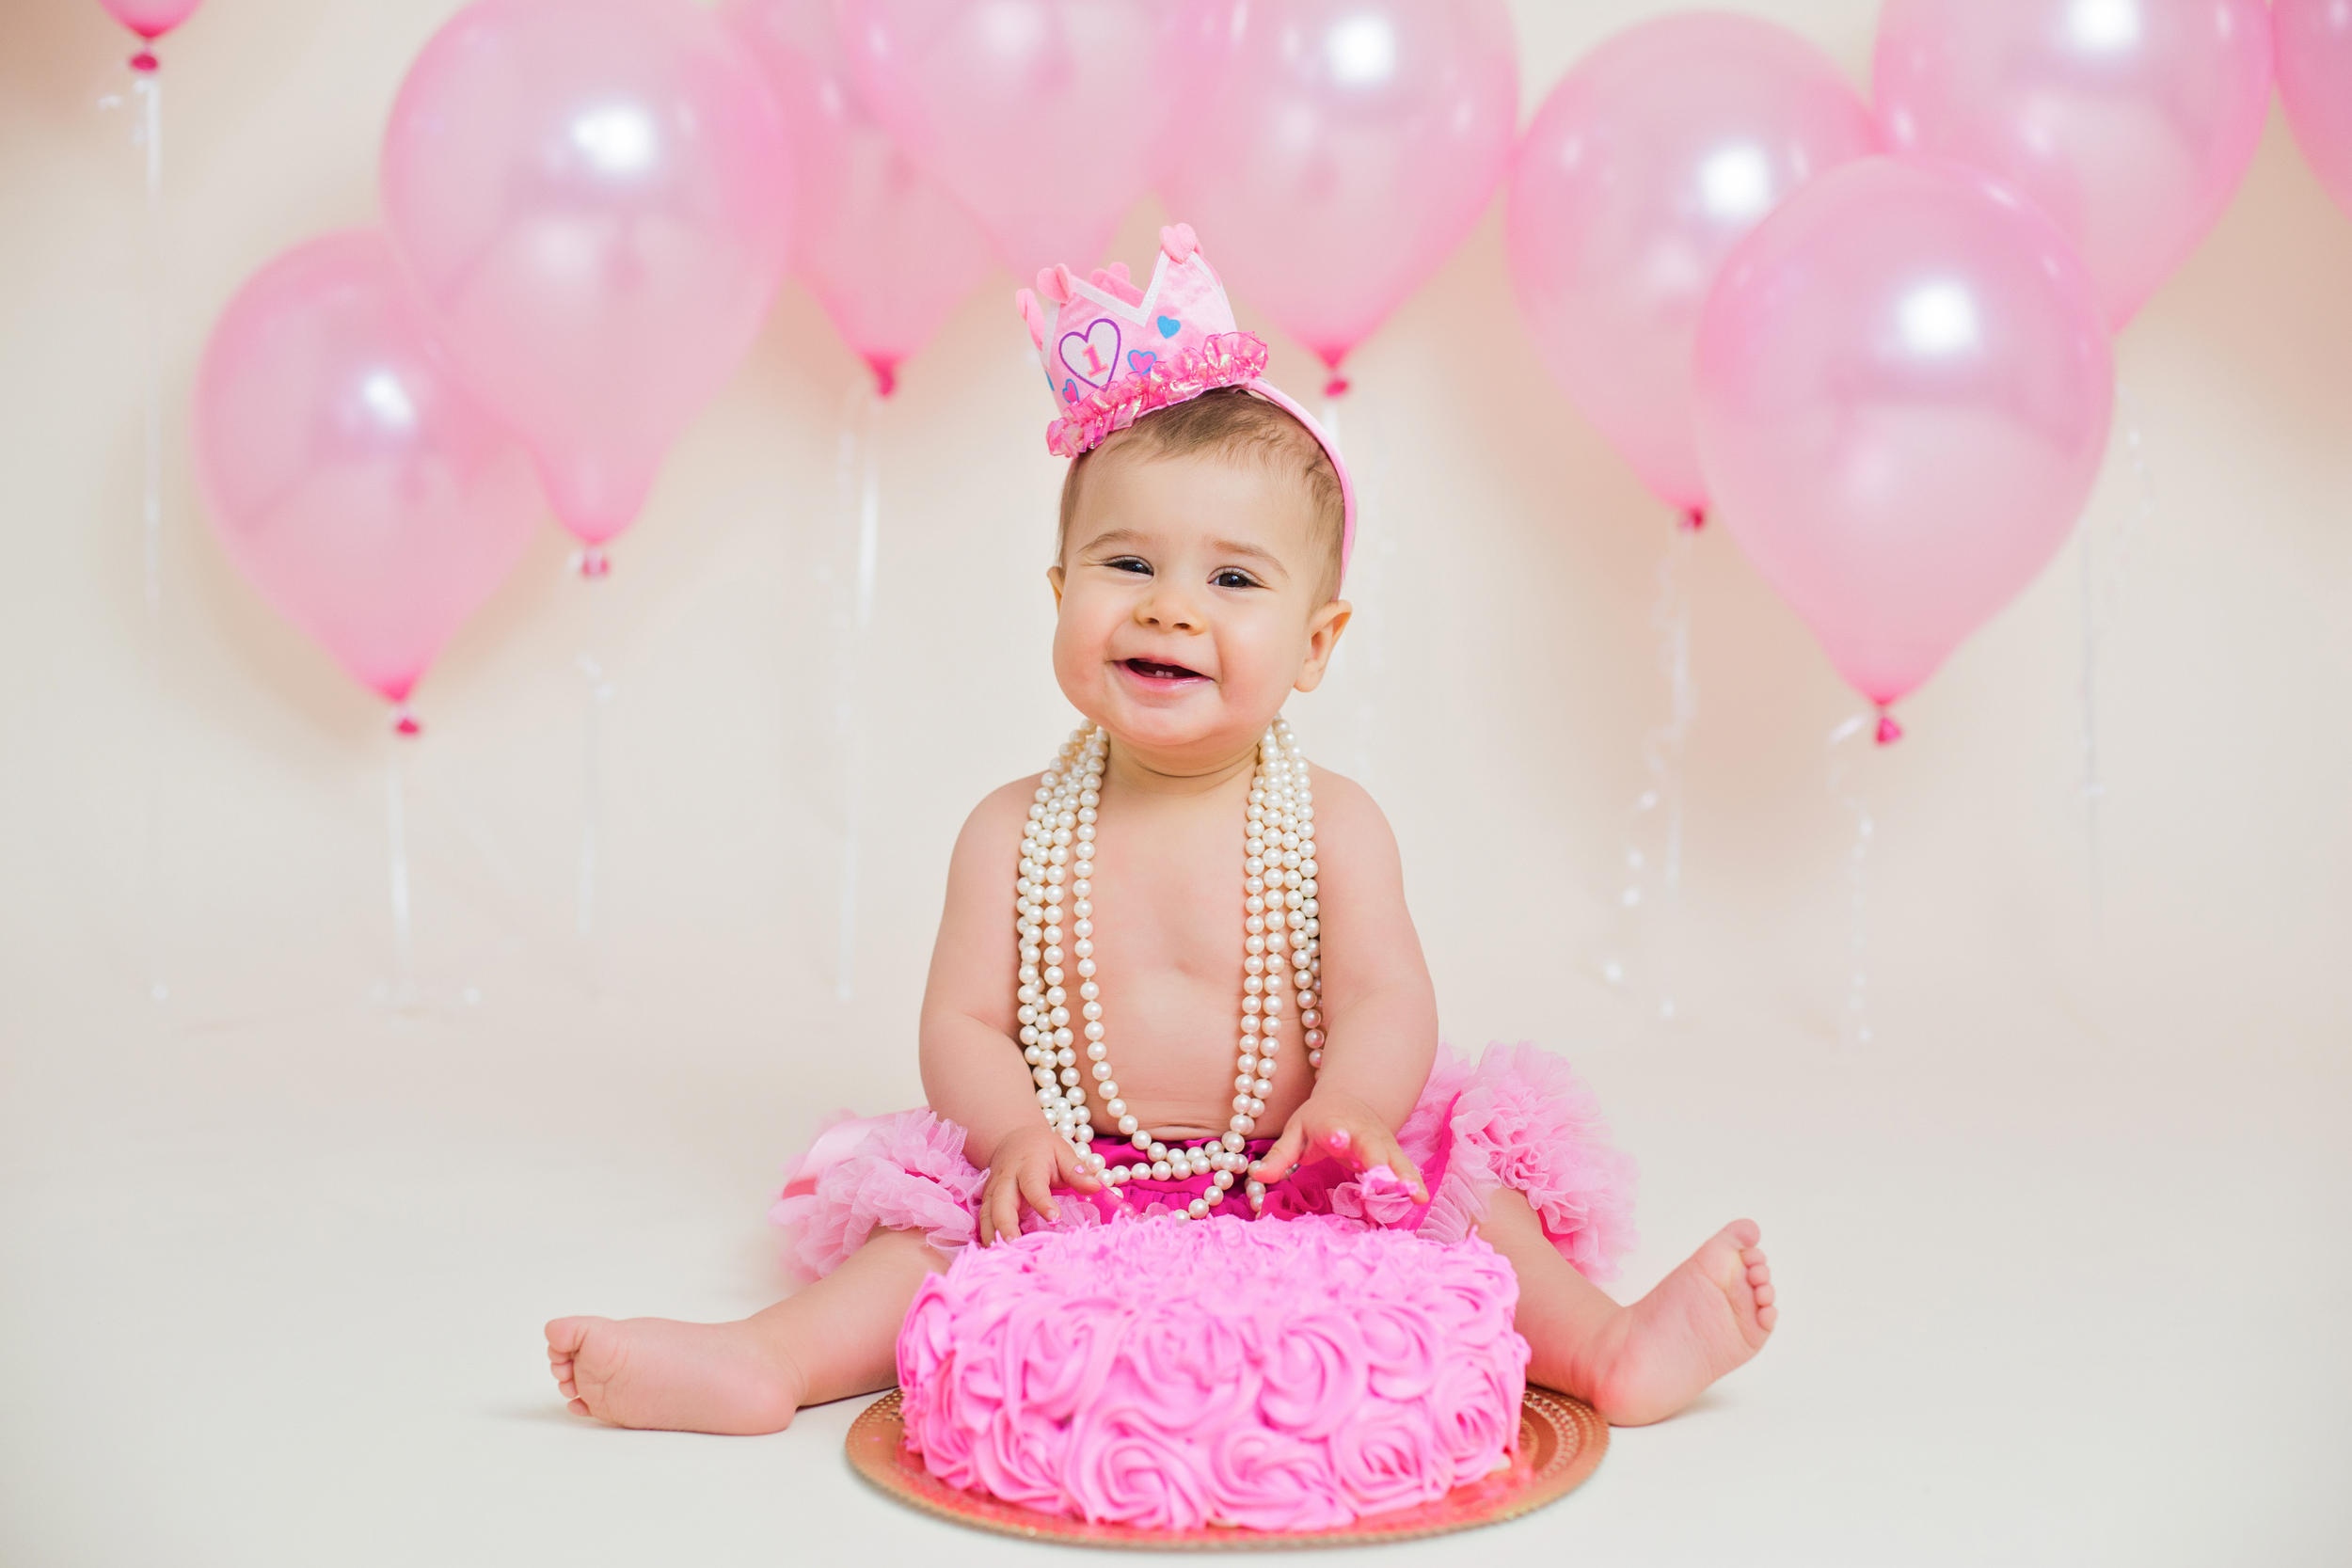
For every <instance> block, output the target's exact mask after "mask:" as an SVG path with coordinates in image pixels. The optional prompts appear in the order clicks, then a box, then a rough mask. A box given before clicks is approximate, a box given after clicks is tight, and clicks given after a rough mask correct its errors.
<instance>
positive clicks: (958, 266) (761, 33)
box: [720, 0, 994, 396]
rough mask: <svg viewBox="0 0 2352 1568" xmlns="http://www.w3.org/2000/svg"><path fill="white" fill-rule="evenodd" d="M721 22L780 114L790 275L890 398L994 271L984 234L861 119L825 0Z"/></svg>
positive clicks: (749, 10)
mask: <svg viewBox="0 0 2352 1568" xmlns="http://www.w3.org/2000/svg"><path fill="white" fill-rule="evenodd" d="M720 14H721V15H722V16H723V17H724V18H725V19H726V21H727V22H728V23H729V24H732V25H733V26H734V27H735V29H736V30H737V32H738V33H739V35H740V36H741V37H742V39H743V40H744V42H745V44H746V45H747V46H748V47H749V48H750V50H751V52H752V54H753V55H754V56H755V58H756V59H757V60H758V61H759V63H760V66H761V67H762V69H763V70H764V71H766V73H767V78H768V85H769V87H771V89H772V90H773V91H774V93H775V97H776V102H777V103H778V104H779V105H781V106H782V108H783V110H784V118H785V126H786V129H787V133H788V134H789V136H790V140H791V144H792V151H793V162H794V165H795V173H796V184H797V203H796V210H795V213H794V216H793V223H792V232H793V256H792V268H793V271H795V272H796V273H798V274H799V275H800V277H801V280H802V281H803V282H804V283H806V284H807V285H808V288H809V292H810V293H814V294H815V295H816V296H817V302H818V304H819V305H821V306H823V307H824V308H825V313H826V314H827V315H829V316H831V317H832V318H833V325H834V328H835V329H836V330H837V331H839V332H840V334H841V337H842V340H843V341H846V342H847V343H848V344H849V345H850V348H852V349H853V350H855V351H856V352H857V355H858V356H859V357H860V358H862V359H864V360H865V361H866V364H867V365H869V366H871V367H872V368H873V372H874V378H875V381H876V383H877V384H878V385H879V386H880V387H881V388H882V393H883V395H884V396H887V395H889V393H890V391H891V389H892V388H894V387H895V386H896V385H897V381H898V366H899V365H900V364H901V363H902V362H903V361H905V360H906V359H908V358H910V357H911V356H913V355H914V352H915V351H916V350H917V349H920V348H921V347H922V346H923V345H924V344H925V343H927V342H929V341H930V340H931V335H932V334H933V333H935V332H937V331H938V330H939V328H940V327H941V326H942V325H944V324H945V323H946V320H947V318H948V317H949V316H950V315H952V314H954V312H955V309H956V307H957V305H959V304H960V303H961V302H962V300H963V297H964V296H965V295H966V294H968V293H971V292H972V289H973V286H974V285H975V284H977V283H978V282H979V280H980V279H981V278H982V277H986V276H987V275H988V271H989V269H990V267H992V266H993V264H994V261H993V258H992V257H991V256H990V254H989V242H988V235H987V234H986V233H985V232H984V231H983V230H981V228H980V226H979V223H978V221H977V219H975V218H974V217H973V216H972V214H971V213H970V211H969V210H967V209H966V208H965V207H964V206H963V204H962V203H961V202H960V201H958V200H957V199H956V198H954V197H953V196H950V195H949V194H948V193H947V191H946V187H944V186H942V185H940V184H939V183H938V182H936V181H933V180H931V179H930V177H929V176H927V175H925V174H923V173H922V172H921V171H920V170H918V169H917V168H916V167H915V166H914V161H913V160H912V159H910V158H909V157H908V156H907V155H906V153H905V152H903V151H902V150H899V148H898V144H897V143H896V142H894V141H892V140H891V139H890V136H889V135H888V134H887V133H885V132H884V131H883V130H882V127H881V125H880V124H879V123H877V122H876V120H875V119H874V117H873V115H872V114H871V113H870V112H868V111H867V109H866V104H865V101H864V99H863V97H862V96H861V94H860V92H859V89H858V87H857V84H856V83H855V82H854V81H852V80H851V79H850V70H849V59H848V56H847V55H845V54H844V52H843V50H842V47H841V40H840V35H839V33H838V30H837V28H836V26H835V22H834V6H833V5H832V3H831V0H725V3H724V4H723V6H722V7H721V8H720Z"/></svg>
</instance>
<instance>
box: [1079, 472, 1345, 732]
mask: <svg viewBox="0 0 2352 1568" xmlns="http://www.w3.org/2000/svg"><path fill="white" fill-rule="evenodd" d="M1105 459H1107V461H1105ZM1326 554H1327V552H1326V549H1325V546H1322V545H1321V544H1319V543H1318V542H1317V541H1316V539H1315V538H1314V530H1313V515H1312V512H1311V507H1310V503H1309V500H1308V498H1307V496H1306V495H1305V493H1304V489H1303V487H1302V486H1301V485H1300V484H1298V483H1296V482H1295V481H1294V480H1288V479H1285V478H1284V477H1283V476H1281V475H1279V474H1270V473H1266V472H1264V471H1263V470H1261V469H1260V468H1259V467H1256V466H1255V465H1254V464H1250V463H1247V462H1243V463H1234V462H1232V461H1230V460H1228V459H1226V458H1224V457H1222V456H1219V455H1217V454H1216V453H1201V454H1197V455H1190V456H1184V457H1173V458H1154V457H1135V458H1129V457H1125V456H1123V455H1121V454H1119V453H1117V452H1115V451H1110V452H1104V453H1103V454H1102V456H1100V457H1097V458H1095V459H1093V460H1092V467H1089V471H1088V472H1087V474H1086V476H1085V479H1084V482H1083V484H1082V487H1081V489H1080V491H1079V496H1078V504H1077V510H1076V515H1073V517H1072V518H1071V522H1070V532H1069V536H1068V538H1067V540H1066V541H1065V544H1064V549H1063V554H1062V560H1061V562H1060V563H1059V564H1057V565H1056V566H1055V567H1054V568H1053V569H1052V571H1051V572H1049V573H1048V574H1047V576H1048V577H1049V578H1051V579H1052V581H1053V584H1054V594H1055V597H1056V599H1057V602H1058V604H1059V606H1060V617H1059V620H1058V621H1057V625H1056V626H1055V630H1054V675H1055V678H1056V679H1057V680H1058V681H1059V682H1060V683H1061V689H1062V691H1063V694H1064V695H1066V696H1067V697H1069V699H1070V701H1071V703H1072V705H1073V706H1075V707H1076V708H1077V709H1078V711H1079V712H1081V713H1083V714H1085V715H1086V716H1087V717H1088V718H1089V719H1091V720H1093V721H1095V722H1097V723H1099V724H1101V725H1102V726H1103V727H1104V728H1105V729H1107V730H1109V731H1110V732H1111V734H1112V735H1113V736H1118V737H1120V738H1121V739H1124V740H1126V741H1128V742H1130V743H1131V744H1133V745H1136V746H1139V747H1146V748H1150V749H1152V750H1153V751H1158V752H1171V753H1182V754H1183V755H1184V758H1185V759H1187V760H1192V761H1198V762H1200V763H1201V764H1203V765H1208V766H1214V765H1215V764H1216V762H1218V761H1221V760H1222V759H1223V754H1224V753H1225V752H1229V751H1238V750H1240V749H1241V748H1243V747H1245V746H1247V745H1248V744H1249V743H1250V742H1251V741H1253V740H1255V739H1256V738H1257V736H1259V734H1260V733H1261V732H1263V730H1264V728H1265V726H1266V725H1267V724H1268V723H1270V722H1272V721H1273V719H1274V716H1275V715H1276V714H1277V713H1279V712H1280V711H1281V707H1282V702H1283V699H1284V698H1286V697H1287V696H1289V694H1290V693H1291V692H1292V691H1294V690H1296V691H1311V690H1313V689H1314V688H1315V687H1316V685H1317V684H1319V683H1320V682H1321V681H1322V679H1323V672H1324V669H1325V667H1326V665H1327V664H1328V663H1329V661H1330V657H1331V650H1332V648H1333V646H1334V645H1336V644H1337V642H1338V641H1339V637H1340V633H1341V631H1342V630H1343V628H1344V627H1345V626H1346V624H1347V616H1348V607H1347V605H1346V604H1345V602H1344V601H1342V600H1338V599H1325V598H1324V597H1323V594H1322V587H1323V577H1324V567H1325V560H1326ZM1171 760H1174V759H1171Z"/></svg>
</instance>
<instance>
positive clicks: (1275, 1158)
mask: <svg viewBox="0 0 2352 1568" xmlns="http://www.w3.org/2000/svg"><path fill="white" fill-rule="evenodd" d="M1309 1151H1313V1152H1316V1153H1323V1154H1328V1155H1330V1156H1331V1157H1332V1158H1333V1159H1335V1160H1337V1161H1339V1162H1340V1163H1341V1164H1343V1165H1345V1166H1346V1167H1347V1168H1348V1169H1349V1170H1350V1171H1353V1172H1354V1173H1355V1174H1356V1175H1358V1176H1361V1175H1362V1174H1363V1173H1364V1172H1366V1171H1368V1170H1370V1169H1371V1168H1372V1167H1373V1166H1375V1165H1386V1166H1388V1167H1389V1168H1390V1169H1391V1170H1392V1171H1394V1172H1395V1173H1396V1176H1397V1180H1400V1181H1402V1182H1404V1183H1405V1184H1406V1186H1407V1187H1410V1188H1411V1189H1412V1190H1413V1201H1414V1202H1415V1203H1426V1202H1428V1201H1429V1188H1428V1186H1427V1185H1426V1184H1425V1183H1423V1182H1422V1179H1421V1171H1420V1169H1419V1168H1418V1167H1417V1166H1415V1165H1414V1164H1413V1162H1412V1161H1410V1160H1407V1159H1406V1157H1405V1151H1404V1150H1403V1149H1401V1148H1398V1147H1397V1145H1396V1134H1395V1133H1393V1132H1390V1131H1389V1124H1388V1123H1387V1122H1385V1121H1382V1120H1381V1119H1380V1118H1379V1117H1377V1116H1375V1115H1374V1114H1373V1109H1372V1107H1371V1106H1369V1105H1367V1104H1365V1103H1364V1102H1363V1101H1360V1100H1358V1099H1357V1098H1356V1097H1355V1096H1354V1095H1349V1094H1340V1093H1337V1092H1336V1091H1333V1090H1330V1089H1317V1090H1315V1092H1314V1093H1313V1094H1311V1095H1309V1096H1308V1097H1307V1103H1305V1104H1304V1105H1301V1106H1300V1107H1299V1108H1298V1109H1297V1110H1295V1111H1294V1112H1292V1113H1291V1119H1290V1122H1289V1124H1288V1125H1286V1126H1285V1127H1284V1128H1283V1129H1282V1135H1281V1136H1280V1137H1279V1138H1277V1139H1276V1140H1275V1142H1274V1147H1273V1148H1269V1149H1267V1150H1266V1151H1265V1155H1264V1157H1263V1159H1261V1160H1260V1161H1259V1162H1258V1163H1257V1164H1254V1165H1252V1166H1250V1167H1249V1175H1250V1178H1251V1180H1257V1181H1263V1182H1264V1183H1266V1184H1267V1185H1268V1186H1272V1185H1273V1184H1274V1183H1275V1182H1277V1181H1279V1180H1282V1178H1284V1177H1285V1176H1288V1175H1289V1174H1290V1173H1291V1172H1292V1171H1294V1170H1295V1169H1297V1168H1298V1165H1299V1163H1300V1162H1301V1161H1303V1160H1304V1159H1306V1158H1307V1155H1308V1153H1309Z"/></svg>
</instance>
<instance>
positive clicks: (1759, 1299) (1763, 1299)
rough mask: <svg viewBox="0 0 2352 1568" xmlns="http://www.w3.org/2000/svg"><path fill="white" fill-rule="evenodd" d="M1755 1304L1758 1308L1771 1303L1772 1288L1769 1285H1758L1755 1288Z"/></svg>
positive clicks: (1768, 1305)
mask: <svg viewBox="0 0 2352 1568" xmlns="http://www.w3.org/2000/svg"><path fill="white" fill-rule="evenodd" d="M1756 1306H1757V1307H1759V1308H1762V1307H1770V1306H1772V1287H1771V1286H1770V1285H1758V1286H1757V1287H1756Z"/></svg>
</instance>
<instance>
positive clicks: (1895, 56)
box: [1873, 0, 2270, 328]
mask: <svg viewBox="0 0 2352 1568" xmlns="http://www.w3.org/2000/svg"><path fill="white" fill-rule="evenodd" d="M1873 74H1874V76H1875V80H1876V90H1877V95H1878V115H1879V126H1880V129H1881V131H1882V132H1883V134H1884V135H1885V137H1886V144H1887V147H1888V148H1889V149H1890V150H1894V151H1913V152H1923V153H1930V154H1933V155H1936V156H1939V157H1947V158H1956V159H1959V160H1960V161H1962V162H1963V163H1970V164H1975V165H1976V166H1978V167H1979V168H1983V169H1986V170H1988V171H1990V172H1991V173H1993V174H1995V175H1998V176H1999V177H2000V178H2001V179H2003V180H2005V181H2007V182H2010V184H2012V185H2015V186H2016V187H2017V188H2018V189H2019V190H2021V191H2023V192H2024V193H2025V194H2026V196H2027V197H2028V198H2031V199H2032V200H2033V202H2034V203H2035V204H2036V205H2037V206H2039V207H2040V208H2041V209H2042V212H2044V213H2045V214H2048V215H2049V216H2050V217H2051V218H2052V219H2053V220H2055V221H2056V222H2057V224H2058V228H2059V229H2060V230H2063V231H2064V232H2065V233H2066V234H2067V236H2068V237H2069V238H2070V239H2072V240H2073V241H2074V245H2075V248H2076V249H2078V250H2079V251H2081V253H2082V257H2083V260H2084V261H2087V262H2089V263H2090V275H2091V277H2094V278H2096V279H2097V280H2098V284H2099V297H2100V300H2101V301H2102V303H2103V304H2104V306H2105V309H2106V319H2107V322H2108V324H2109V325H2112V326H2115V327H2117V328H2121V327H2122V325H2123V324H2124V323H2125V322H2127V321H2129V320H2131V318H2132V316H2133V315H2134V313H2135V312H2137V310H2138V309H2139V308H2140V306H2141V305H2143V304H2145V303H2146V302H2147V299H2148V296H2149V295H2150V294H2152V293H2155V290H2156V285H2157V284H2159V283H2161V282H2163V281H2164V279H2165V277H2167V276H2169V274H2170V273H2171V271H2172V269H2173V268H2174V267H2176V266H2178V265H2179V264H2180V263H2181V261H2183V260H2184V259H2185V258H2186V256H2187V255H2188V253H2189V252H2190V251H2191V250H2194V249H2195V248H2196V247H2197V242H2198V241H2199V240H2201V239H2202V238H2203V237H2204V234H2205V230H2208V229H2210V228H2212V227H2213V225H2214V221H2215V220H2216V219H2217V218H2218V217H2220V215H2221V210H2222V209H2223V208H2224V207H2226V206H2228V205H2229V201H2230V194H2231V192H2233V191H2234V190H2235V189H2236V188H2237V182H2238V180H2239V178H2240V177H2241V176H2242V175H2244V174H2245V172H2246V166H2247V165H2248V163H2249V162H2250V161H2251V160H2252V159H2253V156H2254V144H2255V143H2256V141H2258V140H2259V139H2260V138H2261V135H2262V128H2263V120H2264V118H2265V116H2266V115H2267V114H2268V113H2269V110H2270V19H2269V18H2268V17H2267V16H2265V14H2264V8H2263V0H1887V3H1886V6H1885V8H1884V9H1883V10H1882V11H1881V12H1880V13H1879V38H1878V51H1877V57H1876V60H1875V62H1874V65H1873Z"/></svg>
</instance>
